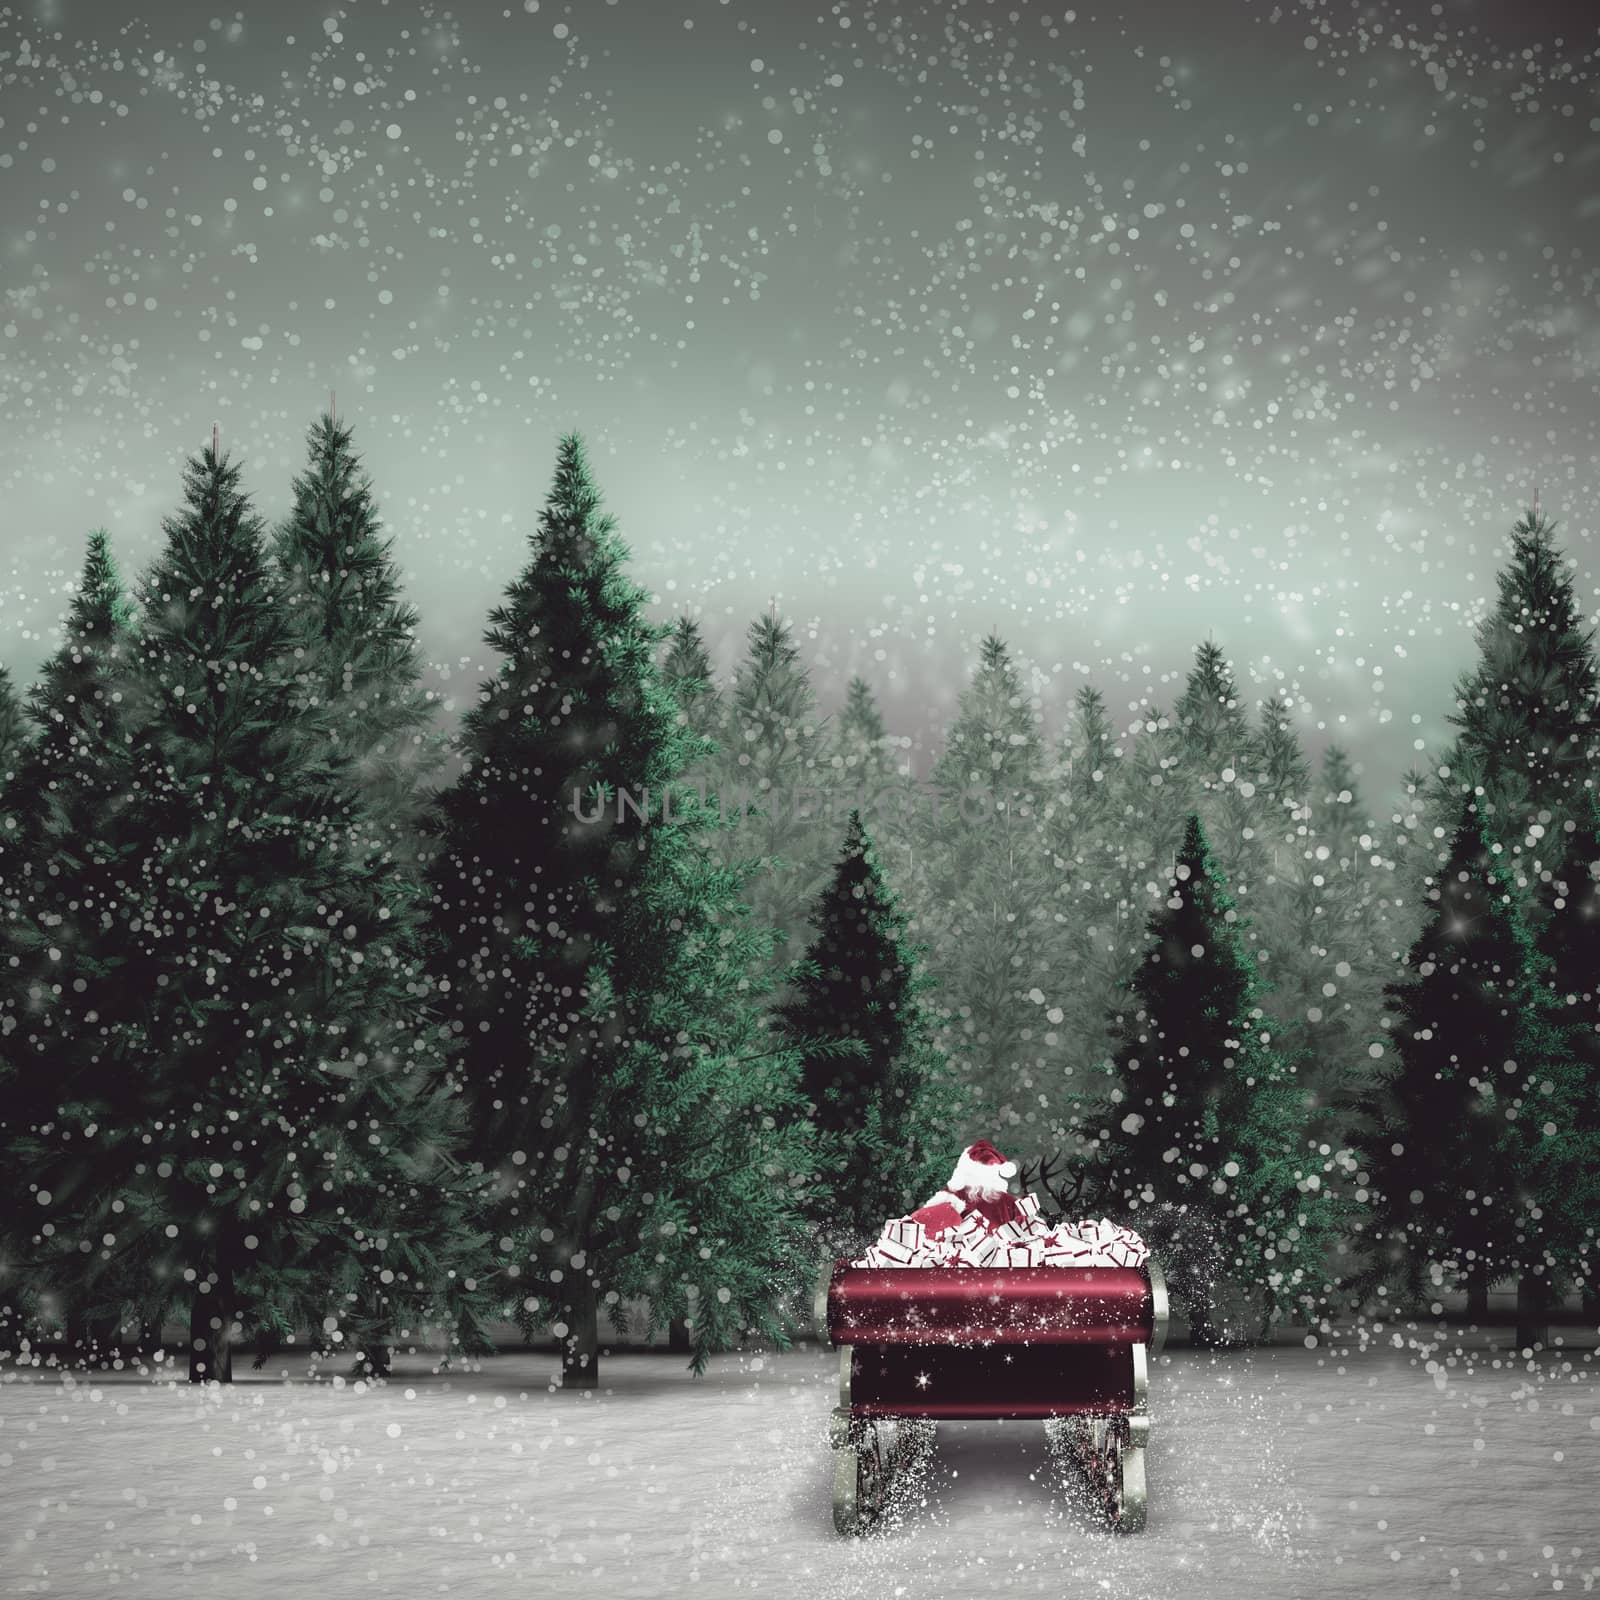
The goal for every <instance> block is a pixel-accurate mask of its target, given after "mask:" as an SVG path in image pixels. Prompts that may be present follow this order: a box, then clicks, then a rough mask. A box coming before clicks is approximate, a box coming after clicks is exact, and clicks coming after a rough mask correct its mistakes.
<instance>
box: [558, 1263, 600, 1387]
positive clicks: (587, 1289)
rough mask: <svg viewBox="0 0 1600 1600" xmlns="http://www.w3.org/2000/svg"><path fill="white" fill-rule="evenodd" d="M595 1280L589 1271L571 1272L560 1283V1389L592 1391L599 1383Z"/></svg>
mask: <svg viewBox="0 0 1600 1600" xmlns="http://www.w3.org/2000/svg"><path fill="white" fill-rule="evenodd" d="M598 1313H599V1307H598V1306H597V1305H596V1303H595V1293H594V1280H593V1279H592V1278H591V1277H590V1276H589V1274H588V1272H587V1271H582V1270H579V1271H569V1272H568V1273H567V1275H566V1277H565V1278H563V1279H562V1282H561V1319H562V1321H563V1322H564V1323H565V1324H566V1327H567V1331H566V1333H565V1334H563V1335H562V1337H561V1387H562V1388H563V1389H593V1388H594V1387H596V1385H597V1384H598V1383H599V1381H600V1319H599V1314H598Z"/></svg>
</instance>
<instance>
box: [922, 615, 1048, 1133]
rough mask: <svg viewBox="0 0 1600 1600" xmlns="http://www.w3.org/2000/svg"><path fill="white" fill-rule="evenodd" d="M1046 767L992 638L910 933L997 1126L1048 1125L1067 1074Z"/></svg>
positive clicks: (980, 1113) (950, 1035)
mask: <svg viewBox="0 0 1600 1600" xmlns="http://www.w3.org/2000/svg"><path fill="white" fill-rule="evenodd" d="M1042 766H1043V751H1042V745H1041V741H1040V737H1039V729H1038V718H1037V715H1036V712H1035V710H1034V708H1033V706H1032V705H1031V704H1030V703H1029V701H1028V699H1027V697H1026V695H1025V694H1024V692H1023V689H1022V683H1021V679H1020V677H1019V675H1018V673H1017V670H1016V668H1015V666H1014V665H1013V664H1012V662H1011V658H1010V655H1009V653H1008V652H1007V650H1006V646H1005V644H1004V643H1003V641H1001V640H1000V639H998V638H996V637H994V636H992V635H991V636H990V637H989V638H987V639H985V640H984V642H983V648H982V654H981V657H980V660H979V664H978V668H977V671H976V672H975V674H974V676H973V680H972V684H971V686H970V687H969V688H968V690H967V691H966V693H965V694H963V696H962V698H961V705H960V710H959V713H958V715H957V717H956V720H955V722H954V724H953V725H952V727H951V729H950V733H949V738H948V742H947V744H946V748H945V749H944V751H943V752H942V753H941V754H940V756H939V758H938V760H937V761H936V762H935V763H934V768H933V774H932V781H931V784H930V791H931V792H930V796H929V800H930V804H929V805H928V807H927V808H925V811H924V814H923V815H922V816H921V817H920V818H919V819H918V829H917V854H918V856H919V858H920V859H921V860H922V861H923V863H924V864H925V870H924V872H923V873H922V875H921V877H920V880H919V882H918V884H917V890H918V899H919V914H918V916H917V918H916V923H915V927H914V930H913V931H914V932H916V933H917V934H918V935H919V936H920V937H921V938H922V939H923V940H924V942H925V943H927V945H928V946H929V949H930V952H931V953H930V957H929V965H930V967H931V969H932V970H933V972H934V973H935V974H936V976H937V979H938V982H939V987H940V1011H941V1021H942V1024H943V1026H942V1028H941V1032H940V1036H939V1043H940V1046H941V1048H943V1049H944V1050H945V1052H946V1053H947V1054H948V1056H949V1057H950V1059H951V1060H952V1061H953V1063H954V1064H955V1066H956V1070H957V1072H958V1074H959V1076H960V1077H961V1078H962V1079H963V1080H964V1082H965V1084H966V1088H967V1091H968V1094H969V1097H970V1099H971V1105H970V1107H969V1112H968V1115H969V1117H970V1118H972V1119H974V1120H975V1121H978V1120H979V1119H986V1118H987V1117H989V1116H991V1115H993V1116H998V1118H999V1120H1000V1122H1001V1124H1002V1131H1003V1130H1004V1128H1008V1127H1009V1128H1015V1127H1031V1128H1036V1127H1037V1125H1038V1123H1039V1119H1040V1116H1041V1114H1043V1115H1045V1116H1047V1117H1051V1118H1052V1120H1054V1118H1055V1108H1053V1107H1052V1106H1051V1105H1049V1104H1048V1103H1047V1104H1046V1106H1044V1107H1043V1108H1041V1106H1040V1096H1041V1094H1043V1095H1044V1096H1045V1099H1046V1101H1047V1102H1048V1101H1049V1100H1050V1097H1051V1095H1052V1093H1054V1094H1055V1095H1057V1096H1059V1095H1060V1092H1061V1091H1060V1087H1059V1086H1060V1085H1061V1083H1062V1081H1063V1079H1064V1077H1065V1069H1064V1066H1063V1063H1062V1059H1061V1057H1062V1054H1063V1053H1064V1051H1065V1044H1064V1041H1063V1040H1062V1038H1061V1036H1060V1034H1059V1033H1057V1032H1056V1031H1055V1029H1054V1027H1053V1026H1052V1024H1051V1022H1050V1021H1049V1020H1048V1019H1047V1013H1048V1011H1049V1010H1051V1009H1055V1008H1057V1007H1058V1006H1059V1005H1060V1004H1061V1000H1060V998H1059V996H1060V991H1061V990H1062V989H1064V988H1065V984H1066V979H1065V974H1064V972H1063V966H1062V963H1061V961H1060V959H1059V954H1060V952H1059V947H1060V944H1061V937H1060V933H1059V925H1058V924H1057V923H1056V922H1055V920H1054V915H1055V913H1054V910H1053V907H1052V904H1051V901H1050V888H1051V884H1052V880H1051V876H1050V872H1049V867H1048V862H1047V860H1046V857H1045V854H1044V846H1043V837H1042V833H1041V829H1040V827H1039V813H1040V809H1041V797H1042V791H1043V787H1044V776H1043V772H1042ZM980 1127H981V1123H980ZM974 1131H975V1132H976V1131H980V1128H979V1127H975V1128H974ZM988 1131H989V1132H991V1133H992V1132H993V1131H994V1130H993V1128H992V1127H990V1128H989V1129H988Z"/></svg>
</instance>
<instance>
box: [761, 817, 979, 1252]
mask: <svg viewBox="0 0 1600 1600" xmlns="http://www.w3.org/2000/svg"><path fill="white" fill-rule="evenodd" d="M811 923H812V926H813V928H814V929H815V930H816V933H815V937H814V939H813V940H812V943H811V945H810V947H809V949H808V950H807V952H806V958H805V961H804V963H803V964H802V970H801V972H800V975H799V976H798V977H797V978H796V980H795V982H794V994H793V998H792V999H790V1000H789V1002H788V1003H787V1004H786V1005H784V1006H783V1007H781V1008H780V1009H779V1012H778V1016H779V1021H780V1029H781V1033H782V1035H783V1037H784V1038H786V1039H787V1040H788V1041H789V1042H790V1043H791V1045H792V1046H793V1048H794V1050H795V1052H796V1054H797V1055H798V1057H799V1060H800V1064H801V1087H802V1089H803V1090H804V1093H805V1095H806V1098H807V1100H808V1101H809V1102H810V1104H811V1106H812V1107H813V1108H814V1113H815V1117H814V1120H815V1124H816V1127H817V1129H818V1131H819V1139H818V1161H819V1164H820V1167H821V1170H822V1172H823V1174H824V1175H825V1180H826V1182H827V1184H828V1187H829V1189H830V1190H831V1194H829V1195H826V1196H824V1197H823V1201H824V1203H823V1205H822V1206H821V1208H820V1214H819V1221H821V1222H822V1223H823V1225H824V1226H825V1227H826V1228H828V1230H829V1231H830V1232H838V1231H839V1230H840V1229H842V1230H843V1231H844V1232H845V1233H846V1234H854V1235H873V1234H876V1232H877V1230H878V1228H879V1227H880V1226H881V1225H882V1223H883V1221H884V1219H885V1218H887V1217H892V1216H900V1215H903V1214H904V1213H905V1212H907V1211H909V1210H912V1209H914V1208H915V1207H916V1206H918V1205H920V1204H921V1203H922V1200H923V1198H924V1197H925V1196H926V1195H927V1194H928V1193H929V1192H931V1191H932V1190H934V1189H937V1188H938V1186H939V1185H940V1183H941V1182H942V1181H943V1180H944V1178H945V1176H946V1173H945V1171H944V1170H943V1169H944V1168H945V1167H947V1166H948V1161H949V1154H948V1152H949V1143H950V1136H951V1135H950V1129H951V1123H952V1121H953V1120H954V1119H955V1117H956V1115H957V1113H958V1111H959V1107H960V1099H961V1096H960V1092H959V1088H958V1086H957V1085H956V1084H955V1082H954V1080H953V1079H952V1078H951V1076H950V1073H949V1070H948V1067H947V1065H946V1063H945V1061H944V1058H943V1056H942V1055H941V1054H940V1053H939V1051H938V1050H937V1048H936V1047H935V1046H934V1043H933V1022H932V1019H931V1018H930V1017H929V1016H928V1014H927V1012H926V1011H925V1009H924V1005H923V996H924V995H925V994H926V993H927V991H928V989H929V988H930V986H931V980H930V979H929V977H928V976H927V974H926V973H925V972H924V971H923V970H922V967H921V962H920V957H921V955H922V951H921V950H920V948H919V947H917V946H914V945H912V944H911V943H910V942H909V941H908V938H907V934H906V926H907V917H906V914H905V913H904V912H903V911H902V910H901V909H900V907H899V905H898V903H897V901H896V899H895V896H894V894H893V893H892V891H891V890H890V888H889V886H888V883H887V882H886V881H885V877H884V871H883V867H882V865H881V864H880V862H879V860H878V856H877V852H876V851H875V850H874V848H873V845H872V840H871V837H870V836H869V834H868V832H867V830H866V827H865V825H864V824H863V822H862V820H861V814H860V812H859V811H852V812H851V813H850V817H849V821H848V823H847V826H846V831H845V839H844V848H843V851H842V853H841V854H840V857H839V860H838V864H837V866H836V867H835V869H834V874H833V879H832V881H831V882H830V883H829V885H828V887H827V888H826V889H825V890H824V891H823V893H822V895H821V896H820V897H819V899H818V901H817V905H816V908H815V910H814V911H813V913H812V917H811ZM819 1046H822V1047H825V1048H819ZM852 1046H853V1047H855V1049H856V1050H857V1051H859V1053H855V1054H852V1053H847V1051H848V1050H849V1048H850V1047H852Z"/></svg>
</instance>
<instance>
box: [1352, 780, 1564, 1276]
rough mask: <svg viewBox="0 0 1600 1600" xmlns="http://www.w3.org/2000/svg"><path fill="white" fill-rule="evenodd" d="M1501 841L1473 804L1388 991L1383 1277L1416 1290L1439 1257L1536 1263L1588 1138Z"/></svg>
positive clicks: (1371, 1160) (1371, 1109)
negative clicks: (1576, 1148) (1541, 1219)
mask: <svg viewBox="0 0 1600 1600" xmlns="http://www.w3.org/2000/svg"><path fill="white" fill-rule="evenodd" d="M1498 846H1499V841H1498V840H1497V839H1496V838H1495V836H1494V834H1493V832H1492V831H1491V830H1490V829H1489V827H1488V825H1487V821H1486V819H1485V818H1483V817H1482V816H1481V815H1480V813H1479V811H1478V807H1477V804H1476V802H1475V801H1474V800H1472V799H1470V798H1468V799H1467V800H1465V801H1463V803H1462V805H1461V808H1460V811H1459V813H1458V819H1457V824H1456V827H1455V830H1454V833H1453V836H1452V838H1451V843H1450V851H1449V856H1448V859H1447V861H1446V863H1445V865H1444V868H1443V870H1442V871H1441V872H1439V873H1438V874H1437V877H1436V878H1435V880H1434V882H1433V884H1432V886H1431V888H1430V890H1429V901H1430V905H1429V913H1428V919H1427V922H1426V923H1425V925H1424V927H1423V929H1422V932H1421V934H1420V936H1419V937H1418V939H1417V941H1416V943H1415V944H1414V945H1413V946H1412V947H1411V950H1410V952H1409V954H1408V955H1407V957H1406V962H1405V968H1404V971H1403V972H1402V974H1401V975H1400V976H1399V977H1397V978H1396V979H1395V980H1394V981H1393V982H1391V983H1390V984H1389V985H1387V986H1386V988H1385V991H1384V995H1385V999H1386V1001H1387V1007H1386V1010H1387V1013H1388V1015H1387V1018H1386V1024H1385V1026H1386V1031H1387V1032H1388V1035H1389V1038H1388V1041H1387V1042H1380V1043H1379V1044H1377V1045H1375V1046H1374V1050H1375V1052H1376V1053H1378V1054H1379V1055H1382V1054H1383V1053H1385V1052H1386V1053H1387V1054H1388V1055H1389V1056H1390V1058H1391V1061H1392V1064H1391V1065H1389V1066H1388V1067H1387V1068H1385V1069H1380V1073H1379V1075H1378V1077H1377V1079H1376V1081H1375V1083H1374V1085H1373V1089H1372V1091H1371V1093H1370V1096H1369V1100H1368V1106H1367V1114H1368V1118H1369V1122H1370V1132H1369V1134H1368V1136H1367V1138H1366V1140H1365V1146H1366V1150H1365V1154H1366V1163H1365V1164H1366V1168H1367V1170H1368V1172H1369V1174H1370V1175H1371V1178H1372V1184H1373V1188H1374V1189H1375V1191H1376V1194H1375V1196H1374V1201H1373V1204H1374V1214H1375V1232H1376V1234H1377V1239H1378V1244H1379V1259H1378V1262H1377V1270H1378V1273H1379V1274H1380V1275H1387V1276H1390V1277H1392V1278H1397V1279H1398V1280H1399V1281H1400V1282H1401V1283H1402V1284H1403V1286H1404V1288H1405V1290H1406V1291H1407V1292H1408V1293H1409V1294H1412V1295H1415V1294H1416V1293H1417V1292H1418V1289H1419V1286H1420V1283H1421V1278H1422V1274H1423V1272H1424V1270H1425V1269H1427V1268H1428V1267H1429V1266H1430V1264H1431V1265H1434V1266H1437V1267H1439V1268H1440V1269H1442V1270H1443V1271H1445V1272H1452V1271H1453V1272H1455V1273H1457V1274H1459V1275H1464V1276H1477V1275H1482V1276H1483V1277H1484V1278H1485V1279H1486V1280H1492V1279H1493V1278H1494V1277H1497V1276H1500V1275H1503V1274H1505V1273H1507V1272H1514V1271H1515V1272H1521V1271H1527V1272H1531V1271H1532V1269H1533V1267H1534V1266H1535V1265H1537V1264H1539V1258H1540V1256H1541V1255H1542V1241H1541V1240H1539V1239H1538V1238H1537V1234H1538V1231H1539V1230H1532V1231H1530V1226H1529V1224H1530V1219H1529V1217H1528V1215H1527V1212H1528V1211H1529V1209H1530V1208H1531V1207H1532V1206H1534V1205H1537V1204H1538V1200H1539V1194H1540V1191H1541V1189H1544V1188H1546V1187H1547V1185H1548V1183H1549V1181H1550V1177H1551V1174H1552V1173H1553V1172H1554V1171H1555V1170H1556V1168H1557V1167H1558V1166H1559V1165H1560V1163H1561V1159H1562V1157H1563V1155H1564V1154H1565V1153H1566V1152H1568V1150H1569V1149H1570V1143H1571V1139H1572V1136H1573V1133H1574V1119H1575V1114H1576V1113H1575V1107H1574V1106H1573V1100H1574V1095H1573V1078H1574V1072H1573V1069H1572V1066H1571V1064H1570V1062H1568V1061H1567V1060H1566V1059H1565V1057H1566V1054H1567V1052H1566V1046H1565V1043H1564V1041H1563V1040H1562V1039H1561V1038H1560V1037H1559V1033H1560V1030H1559V1025H1558V1023H1557V1021H1556V1018H1557V1010H1556V1006H1555V1004H1554V997H1553V995H1552V994H1551V992H1550V990H1549V989H1548V988H1547V987H1546V986H1545V985H1544V984H1543V983H1542V982H1540V981H1539V978H1540V976H1541V970H1542V967H1543V964H1544V963H1543V961H1542V960H1541V958H1540V957H1539V955H1538V952H1537V950H1536V949H1535V946H1534V943H1533V940H1532V937H1531V935H1530V933H1529V931H1528V928H1527V926H1526V924H1525V923H1524V921H1523V919H1522V915H1521V912H1520V909H1519V906H1518V903H1517V900H1516V898H1515V896H1514V893H1513V890H1512V886H1511V872H1512V868H1511V866H1510V864H1509V861H1508V860H1505V861H1504V862H1502V860H1497V859H1496V858H1497V856H1500V857H1504V856H1505V854H1506V853H1505V852H1503V851H1502V850H1501V849H1499V848H1498ZM1545 1083H1548V1084H1549V1085H1550V1088H1549V1089H1547V1090H1542V1089H1541V1085H1543V1084H1545ZM1541 1095H1542V1103H1541V1099H1540V1098H1537V1097H1540V1096H1541ZM1533 1107H1538V1109H1537V1110H1534V1109H1533ZM1552 1116H1554V1117H1555V1118H1556V1120H1555V1121H1554V1122H1551V1121H1550V1120H1549V1119H1550V1118H1551V1117H1552ZM1546 1123H1549V1126H1550V1128H1551V1129H1552V1134H1551V1136H1550V1137H1548V1138H1547V1136H1546V1135H1545V1133H1544V1131H1543V1129H1544V1127H1545V1125H1546ZM1546 1198H1550V1197H1549V1196H1548V1195H1547V1196H1546Z"/></svg>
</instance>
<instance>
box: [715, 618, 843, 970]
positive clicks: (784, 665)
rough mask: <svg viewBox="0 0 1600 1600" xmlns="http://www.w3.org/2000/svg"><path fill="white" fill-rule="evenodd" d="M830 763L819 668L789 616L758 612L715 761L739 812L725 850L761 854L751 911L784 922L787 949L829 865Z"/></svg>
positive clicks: (735, 859) (722, 793)
mask: <svg viewBox="0 0 1600 1600" xmlns="http://www.w3.org/2000/svg"><path fill="white" fill-rule="evenodd" d="M830 763H831V754H830V750H829V740H828V735H827V730H826V728H825V725H824V721H823V719H822V718H821V717H820V716H819V715H818V713H817V703H816V694H815V692H814V691H813V689H812V687H811V675H810V672H809V671H808V670H807V668H806V665H805V663H804V661H803V660H802V659H801V656H800V651H799V648H798V647H797V646H796V644H795V642H794V638H793V634H792V631H791V629H790V626H789V624H788V623H787V622H782V621H780V620H779V619H778V618H777V617H776V616H762V617H757V618H756V620H755V621H754V622H752V623H751V624H750V629H749V633H748V636H747V646H746V651H745V656H744V659H743V660H742V661H741V662H740V663H739V666H738V669H737V670H736V672H735V674H734V679H733V685H732V690H731V692H730V694H729V696H728V700H727V707H726V722H725V725H724V739H723V743H722V745H721V747H720V749H719V750H718V752H717V757H716V760H715V761H714V763H713V764H712V769H711V770H712V778H713V784H714V786H715V790H716V793H717V795H718V797H719V800H720V803H721V806H722V808H723V810H724V812H725V813H726V814H727V815H728V816H729V817H731V818H733V819H734V820H735V822H736V826H735V827H734V829H733V830H732V831H731V832H730V833H727V834H724V835H721V836H720V837H719V839H718V845H719V849H720V853H721V854H722V857H723V859H724V860H725V861H727V862H728V863H729V864H730V865H732V866H739V865H740V864H741V863H749V862H752V861H759V862H760V863H761V864H762V865H761V870H760V871H758V872H754V873H751V874H749V876H748V878H747V882H746V889H745V893H746V895H747V898H748V903H749V905H750V908H751V918H752V920H753V921H754V923H755V924H756V925H757V926H758V927H763V928H773V929H776V930H777V931H778V933H779V934H780V935H781V936H782V941H781V943H780V945H779V951H780V953H782V954H784V955H785V958H786V959H792V958H794V957H795V956H798V955H799V953H800V947H801V946H802V945H803V943H804V939H805V923H806V914H807V912H808V910H809V908H810V906H811V903H812V901H813V900H814V899H815V897H816V895H817V893H818V892H819V891H820V889H821V887H822V885H823V883H824V882H825V881H826V879H827V875H828V867H829V861H830V857H831V852H832V848H833V824H832V822H831V820H830V817H829V810H830V798H829V794H830V789H831V784H832V780H833V770H832V767H831V764H830Z"/></svg>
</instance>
